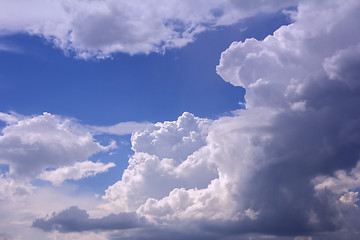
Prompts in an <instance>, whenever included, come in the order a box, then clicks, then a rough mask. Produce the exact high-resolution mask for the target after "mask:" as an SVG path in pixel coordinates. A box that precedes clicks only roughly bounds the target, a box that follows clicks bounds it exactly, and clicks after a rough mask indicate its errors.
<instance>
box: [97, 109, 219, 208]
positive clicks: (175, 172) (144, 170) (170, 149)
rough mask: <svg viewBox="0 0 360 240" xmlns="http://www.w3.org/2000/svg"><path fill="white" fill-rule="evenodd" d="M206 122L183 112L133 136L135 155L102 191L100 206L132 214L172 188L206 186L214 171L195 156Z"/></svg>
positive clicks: (201, 142)
mask: <svg viewBox="0 0 360 240" xmlns="http://www.w3.org/2000/svg"><path fill="white" fill-rule="evenodd" d="M210 123H211V121H210V120H206V119H202V118H197V117H195V116H194V115H193V114H190V113H184V114H183V115H182V116H180V117H179V118H178V120H177V121H172V122H170V121H169V122H164V123H156V124H154V125H150V126H149V127H148V128H147V129H146V130H144V131H142V132H136V133H134V134H133V135H132V138H131V142H132V148H133V150H134V151H135V154H134V155H133V156H132V157H131V159H130V160H129V166H128V167H127V169H125V171H124V173H123V175H122V180H120V181H118V182H117V183H115V184H114V185H112V186H110V187H109V188H108V189H107V190H106V194H105V196H104V197H103V198H104V200H106V204H104V207H105V208H106V209H111V210H112V211H115V212H116V211H134V210H136V209H137V208H138V207H139V206H140V205H141V204H143V203H145V201H146V200H147V199H148V198H149V197H153V198H162V197H165V196H166V195H167V194H168V193H169V192H170V191H171V190H172V189H174V188H176V187H186V188H194V187H197V188H204V187H206V186H207V185H208V184H209V183H210V181H211V180H212V179H214V178H215V177H216V176H217V171H216V169H215V168H214V167H213V165H212V164H211V163H209V162H207V161H205V160H203V159H199V158H197V155H201V154H202V153H201V147H203V146H204V145H205V144H206V142H205V138H206V134H207V130H206V129H207V128H208V127H209V125H210ZM189 156H190V157H189Z"/></svg>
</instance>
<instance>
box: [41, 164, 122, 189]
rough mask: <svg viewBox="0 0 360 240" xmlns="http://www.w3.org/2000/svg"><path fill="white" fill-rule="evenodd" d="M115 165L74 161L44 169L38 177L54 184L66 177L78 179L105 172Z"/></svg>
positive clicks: (59, 182) (58, 183)
mask: <svg viewBox="0 0 360 240" xmlns="http://www.w3.org/2000/svg"><path fill="white" fill-rule="evenodd" d="M111 167H115V164H114V163H107V164H104V163H101V162H96V163H94V162H91V161H85V162H76V163H74V165H72V166H65V167H60V168H57V169H55V170H52V171H44V172H43V173H41V174H40V175H39V176H38V178H39V179H42V180H46V181H50V182H51V183H52V184H54V185H60V184H61V183H62V182H64V181H65V180H67V179H73V180H78V179H81V178H85V177H89V176H95V175H96V174H98V173H103V172H107V171H108V169H109V168H111Z"/></svg>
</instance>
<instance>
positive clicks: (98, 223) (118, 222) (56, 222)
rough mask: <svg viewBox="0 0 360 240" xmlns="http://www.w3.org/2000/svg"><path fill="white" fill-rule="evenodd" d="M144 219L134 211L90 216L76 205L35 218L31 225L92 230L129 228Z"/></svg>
mask: <svg viewBox="0 0 360 240" xmlns="http://www.w3.org/2000/svg"><path fill="white" fill-rule="evenodd" d="M144 224H145V220H144V219H143V218H141V217H138V215H137V214H136V213H134V212H129V213H119V214H110V215H108V216H105V217H102V218H90V217H89V214H88V213H87V212H86V211H85V210H82V209H79V208H78V207H75V206H73V207H70V208H68V209H66V210H64V211H62V212H59V213H53V214H52V215H51V216H50V217H48V218H39V219H36V220H35V221H34V222H33V224H32V226H33V227H36V228H40V229H41V230H43V231H46V232H49V231H53V230H57V231H59V232H63V233H67V232H83V231H90V230H91V231H94V230H115V229H129V228H137V227H140V226H143V225H144Z"/></svg>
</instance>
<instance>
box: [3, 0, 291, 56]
mask: <svg viewBox="0 0 360 240" xmlns="http://www.w3.org/2000/svg"><path fill="white" fill-rule="evenodd" d="M296 2H297V1H295V0H292V1H283V0H272V1H263V0H257V1H252V2H251V3H248V2H247V1H233V0H221V1H215V0H207V1H204V0H201V1H195V2H194V1H188V0H186V1H174V0H170V1H168V0H160V1H143V0H136V1H125V0H121V1H118V0H105V1H99V0H96V1H81V0H76V1H66V0H63V1H45V2H44V1H40V0H35V1H32V2H31V3H29V2H28V1H24V0H17V1H10V0H1V1H0V3H1V6H2V8H1V10H0V32H1V34H2V35H9V34H10V35H11V34H14V33H19V32H20V33H24V32H25V33H29V34H34V35H40V36H44V37H45V38H46V39H48V40H50V41H52V42H53V43H54V44H55V45H56V46H57V47H59V48H61V49H63V50H64V51H65V52H68V53H74V54H75V55H76V56H77V57H80V58H89V57H94V56H95V57H107V56H110V55H111V54H112V53H115V52H125V53H129V54H137V53H150V52H162V51H164V50H165V49H169V48H179V47H183V46H185V45H186V44H188V43H189V42H192V41H193V40H194V38H195V36H196V34H198V33H201V32H203V31H206V30H209V29H212V28H214V27H217V26H221V25H230V24H233V23H235V22H237V21H238V20H239V19H243V18H246V17H249V16H253V15H255V14H257V13H259V12H274V11H277V10H279V9H282V8H284V7H289V6H292V5H296ZM19 5H21V7H20V8H19Z"/></svg>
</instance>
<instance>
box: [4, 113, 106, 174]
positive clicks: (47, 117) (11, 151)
mask: <svg viewBox="0 0 360 240" xmlns="http://www.w3.org/2000/svg"><path fill="white" fill-rule="evenodd" d="M4 118H5V117H4V116H3V117H2V119H4ZM6 120H7V121H8V122H7V123H8V124H7V126H5V127H4V128H3V129H2V131H1V133H2V134H1V136H0V163H2V164H7V165H9V176H11V177H15V178H22V179H24V178H34V177H36V176H37V175H38V174H40V173H41V172H42V171H43V170H45V169H46V168H57V167H61V166H66V165H69V164H73V163H75V162H77V161H84V160H87V158H88V157H90V156H91V155H93V154H95V153H97V152H99V151H106V150H108V149H109V147H111V145H110V146H102V145H100V144H99V143H98V142H96V140H95V139H94V138H93V136H92V134H91V133H90V132H89V130H87V129H86V128H84V127H83V126H81V125H80V124H77V123H76V122H74V121H71V120H70V119H66V118H62V117H59V116H56V115H51V114H50V113H44V114H43V115H39V116H34V117H23V118H21V119H17V120H16V119H15V116H12V115H10V116H9V115H8V116H7V117H6Z"/></svg>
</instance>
